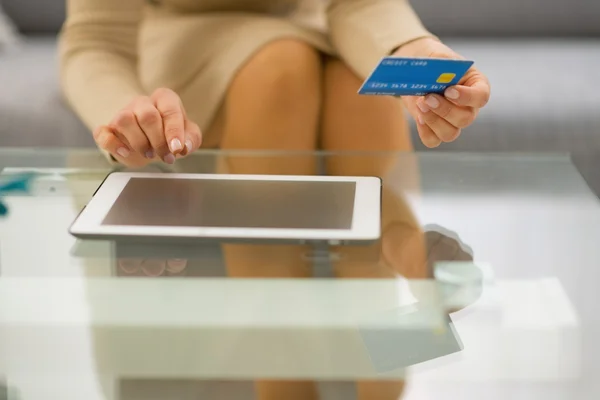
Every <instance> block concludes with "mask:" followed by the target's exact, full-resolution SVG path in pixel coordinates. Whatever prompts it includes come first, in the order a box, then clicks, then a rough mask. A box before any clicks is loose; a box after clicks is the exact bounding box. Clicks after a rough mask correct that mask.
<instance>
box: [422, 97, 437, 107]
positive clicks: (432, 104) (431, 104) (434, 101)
mask: <svg viewBox="0 0 600 400" xmlns="http://www.w3.org/2000/svg"><path fill="white" fill-rule="evenodd" d="M425 103H427V105H428V106H429V107H431V108H438V107H439V106H440V102H439V101H438V99H436V98H435V97H433V96H427V97H426V98H425Z"/></svg>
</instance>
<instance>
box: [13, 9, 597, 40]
mask: <svg viewBox="0 0 600 400" xmlns="http://www.w3.org/2000/svg"><path fill="white" fill-rule="evenodd" d="M13 1H14V0H13ZM412 4H413V6H414V7H415V9H416V11H417V12H418V14H419V15H420V16H421V18H422V19H423V22H424V23H425V25H426V26H427V27H428V28H429V29H430V30H432V31H433V32H435V33H436V34H438V35H441V36H471V37H482V36H488V37H489V36H502V37H507V36H550V37H552V36H553V37H557V36H580V37H582V36H600V23H598V16H599V15H600V1H593V0H589V1H588V0H452V1H442V0H413V1H412Z"/></svg>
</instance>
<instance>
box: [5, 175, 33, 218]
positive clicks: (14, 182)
mask: <svg viewBox="0 0 600 400" xmlns="http://www.w3.org/2000/svg"><path fill="white" fill-rule="evenodd" d="M33 178H35V174H19V175H12V176H9V177H7V176H0V217H3V216H5V215H7V214H8V207H6V204H4V203H3V202H2V196H3V195H5V194H8V193H14V192H23V193H27V192H29V190H30V188H31V182H32V181H33Z"/></svg>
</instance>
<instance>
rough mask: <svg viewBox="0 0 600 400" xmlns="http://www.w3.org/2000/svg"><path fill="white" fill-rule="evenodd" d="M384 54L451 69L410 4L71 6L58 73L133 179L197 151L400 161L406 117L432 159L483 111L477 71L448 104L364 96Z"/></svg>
mask: <svg viewBox="0 0 600 400" xmlns="http://www.w3.org/2000/svg"><path fill="white" fill-rule="evenodd" d="M390 54H393V55H397V56H408V57H442V58H458V57H459V56H458V55H457V54H456V53H454V52H453V51H452V50H451V49H449V48H448V47H446V46H445V45H444V44H442V43H441V42H439V41H438V40H437V39H436V38H435V37H433V36H432V35H431V34H430V33H429V32H428V31H427V30H425V28H423V26H422V25H421V23H420V21H419V19H418V17H417V16H416V15H415V13H414V11H413V10H412V8H411V7H410V5H409V4H408V2H407V0H148V1H145V0H127V1H125V0H68V19H67V22H66V24H65V26H64V30H63V33H62V39H61V71H62V84H63V89H64V92H65V95H66V97H67V99H68V100H69V102H70V104H71V105H72V106H73V108H74V109H75V111H76V112H77V113H78V115H79V116H80V117H81V118H82V119H83V121H84V122H85V123H86V124H87V125H88V126H89V127H90V129H93V130H94V138H95V140H96V142H97V143H98V146H99V147H100V148H101V149H103V150H104V151H105V152H106V153H107V154H110V155H111V156H112V158H114V159H115V160H116V161H118V162H120V163H122V164H125V165H127V166H133V167H137V166H143V165H145V164H147V163H149V162H151V161H157V160H162V161H164V162H166V163H169V164H172V163H174V162H175V160H176V158H177V157H185V156H186V155H188V154H190V153H192V152H194V151H196V150H197V149H198V148H199V147H200V146H203V147H221V148H223V149H285V150H312V149H315V148H317V147H321V148H324V149H325V150H390V151H407V150H411V148H412V147H411V142H410V138H409V130H408V127H407V124H406V121H405V117H404V114H403V112H402V103H403V104H404V106H405V107H406V108H407V110H408V111H409V113H410V114H411V115H412V117H413V118H415V120H416V121H418V130H419V135H420V138H421V140H422V141H423V143H424V144H425V145H426V146H428V147H436V146H439V145H440V144H441V143H442V142H450V141H453V140H455V139H456V138H457V137H458V136H459V134H460V130H461V129H462V128H464V127H466V126H468V125H469V124H470V123H472V122H473V120H474V119H475V117H476V115H477V113H478V111H479V109H480V108H481V107H483V106H484V105H485V104H486V102H487V100H488V98H489V93H490V87H489V84H488V81H487V79H486V78H485V76H483V75H482V74H481V73H480V72H479V71H478V70H477V69H476V68H472V69H471V70H470V71H469V73H468V74H467V76H466V77H465V78H464V79H463V80H462V81H461V82H460V85H458V86H456V87H453V88H449V89H448V90H447V91H446V93H445V96H438V95H430V96H427V97H425V98H414V97H406V98H403V99H402V100H403V101H402V102H400V101H398V100H396V99H394V98H389V97H360V96H358V95H357V94H356V91H357V89H358V88H359V86H360V84H361V82H362V80H363V79H364V78H365V77H366V76H367V74H368V73H369V72H370V71H371V70H372V69H373V67H374V66H375V65H376V64H377V62H378V61H379V59H380V58H381V57H383V56H385V55H390ZM300 169H301V167H300ZM298 172H302V171H298Z"/></svg>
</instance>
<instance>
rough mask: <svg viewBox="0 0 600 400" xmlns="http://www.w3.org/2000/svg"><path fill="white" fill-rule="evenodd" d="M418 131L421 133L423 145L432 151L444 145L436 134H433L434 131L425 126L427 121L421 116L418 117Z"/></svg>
mask: <svg viewBox="0 0 600 400" xmlns="http://www.w3.org/2000/svg"><path fill="white" fill-rule="evenodd" d="M417 130H418V132H419V137H420V138H421V142H423V144H424V145H425V146H427V147H429V148H430V149H433V148H436V147H438V146H439V145H440V144H442V141H441V140H440V138H439V137H437V136H436V134H435V132H433V130H431V128H430V127H429V126H427V125H426V124H425V121H424V120H423V117H422V116H421V115H420V114H419V115H418V116H417Z"/></svg>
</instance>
